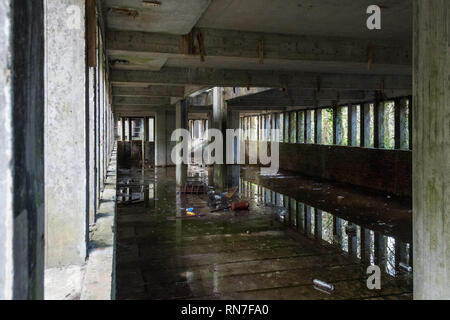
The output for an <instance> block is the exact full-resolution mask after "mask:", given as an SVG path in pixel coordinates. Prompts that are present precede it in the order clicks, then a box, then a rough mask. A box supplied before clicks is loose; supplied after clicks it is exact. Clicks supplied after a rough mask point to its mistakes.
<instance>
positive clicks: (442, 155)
mask: <svg viewBox="0 0 450 320" xmlns="http://www.w3.org/2000/svg"><path fill="white" fill-rule="evenodd" d="M413 3H414V90H413V91H414V99H413V209H414V217H413V238H414V298H415V299H450V286H449V283H450V189H449V188H450V174H449V173H450V139H449V137H450V2H449V1H447V0H435V1H420V0H414V1H413Z"/></svg>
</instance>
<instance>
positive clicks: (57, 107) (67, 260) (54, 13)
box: [45, 0, 89, 267]
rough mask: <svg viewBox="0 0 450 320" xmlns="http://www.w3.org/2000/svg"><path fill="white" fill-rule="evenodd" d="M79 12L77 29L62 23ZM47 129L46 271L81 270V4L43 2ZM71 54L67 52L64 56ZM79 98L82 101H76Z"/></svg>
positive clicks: (84, 198)
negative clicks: (73, 267)
mask: <svg viewBox="0 0 450 320" xmlns="http://www.w3.org/2000/svg"><path fill="white" fill-rule="evenodd" d="M71 5H73V6H76V7H77V8H80V14H81V21H80V24H81V25H80V27H79V28H77V27H74V26H73V25H71V24H68V23H66V22H67V20H68V16H67V15H69V13H68V11H67V8H68V7H69V6H71ZM46 10H47V13H46V14H47V19H46V21H47V38H46V41H47V64H46V66H47V81H46V83H47V88H46V91H47V92H48V94H47V96H46V99H47V101H46V111H45V115H46V123H45V195H46V201H45V211H46V265H47V267H57V266H65V265H71V264H73V265H81V264H83V263H84V261H85V258H86V254H87V252H86V239H87V233H86V230H87V226H86V221H87V214H88V212H87V207H88V190H87V187H88V181H87V179H86V177H87V175H86V170H87V169H86V168H87V162H88V161H89V159H88V157H87V150H86V126H88V125H89V123H87V122H86V109H87V106H86V101H85V99H84V97H85V96H86V56H85V53H86V50H85V28H84V26H83V23H82V22H83V21H84V12H85V1H83V0H61V1H47V7H46ZM68 48H70V50H68ZM80 97H82V98H81V99H80Z"/></svg>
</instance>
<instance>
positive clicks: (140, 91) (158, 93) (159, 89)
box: [113, 86, 184, 98]
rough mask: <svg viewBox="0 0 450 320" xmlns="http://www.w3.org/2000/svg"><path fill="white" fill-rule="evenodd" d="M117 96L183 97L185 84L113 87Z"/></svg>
mask: <svg viewBox="0 0 450 320" xmlns="http://www.w3.org/2000/svg"><path fill="white" fill-rule="evenodd" d="M113 95H114V96H116V97H159V98H161V97H183V96H184V86H148V87H141V88H136V87H113Z"/></svg>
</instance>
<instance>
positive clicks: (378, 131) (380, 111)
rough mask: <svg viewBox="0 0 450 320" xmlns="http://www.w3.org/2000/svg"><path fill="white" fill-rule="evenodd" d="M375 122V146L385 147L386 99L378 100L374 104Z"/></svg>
mask: <svg viewBox="0 0 450 320" xmlns="http://www.w3.org/2000/svg"><path fill="white" fill-rule="evenodd" d="M373 114H374V117H375V119H374V120H375V122H374V126H373V139H374V140H373V146H374V148H380V149H382V148H384V101H383V102H380V101H376V102H375V105H374V112H373Z"/></svg>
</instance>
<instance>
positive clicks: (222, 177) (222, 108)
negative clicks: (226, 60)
mask: <svg viewBox="0 0 450 320" xmlns="http://www.w3.org/2000/svg"><path fill="white" fill-rule="evenodd" d="M213 90H214V91H213V96H214V98H213V123H212V127H213V128H215V129H218V130H220V131H222V134H223V137H224V138H225V137H226V129H227V103H226V101H225V98H224V95H223V89H222V88H221V87H215V88H214V89H213ZM225 145H226V143H225V140H224V143H223V156H224V159H223V162H225V160H226V150H225ZM214 187H215V188H216V189H217V191H219V192H220V191H223V190H225V189H226V187H227V167H226V165H225V164H224V163H223V164H214Z"/></svg>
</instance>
